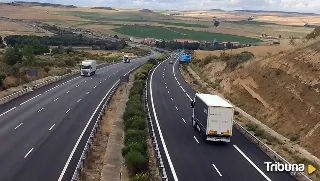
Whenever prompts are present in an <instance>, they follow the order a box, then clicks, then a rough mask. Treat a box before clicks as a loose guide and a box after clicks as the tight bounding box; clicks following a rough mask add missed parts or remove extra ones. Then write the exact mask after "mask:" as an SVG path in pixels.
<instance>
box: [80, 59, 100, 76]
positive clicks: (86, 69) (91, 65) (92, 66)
mask: <svg viewBox="0 0 320 181" xmlns="http://www.w3.org/2000/svg"><path fill="white" fill-rule="evenodd" d="M96 70H97V61H96V60H85V61H82V62H81V76H91V75H95V74H96Z"/></svg>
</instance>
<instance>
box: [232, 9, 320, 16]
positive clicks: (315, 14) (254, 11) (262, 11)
mask: <svg viewBox="0 0 320 181" xmlns="http://www.w3.org/2000/svg"><path fill="white" fill-rule="evenodd" d="M234 11H235V12H248V13H283V14H300V15H308V16H318V15H320V14H317V13H301V12H286V11H264V10H234Z"/></svg>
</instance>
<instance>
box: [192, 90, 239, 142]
mask: <svg viewBox="0 0 320 181" xmlns="http://www.w3.org/2000/svg"><path fill="white" fill-rule="evenodd" d="M191 108H192V118H191V122H192V126H193V127H194V128H195V129H197V130H198V131H199V132H200V135H201V137H202V139H203V140H207V141H222V142H230V138H231V136H232V126H233V115H234V106H232V105H231V104H229V103H228V102H227V101H226V100H224V99H222V98H221V97H219V96H217V95H212V94H199V93H197V94H196V95H195V97H194V100H193V101H191Z"/></svg>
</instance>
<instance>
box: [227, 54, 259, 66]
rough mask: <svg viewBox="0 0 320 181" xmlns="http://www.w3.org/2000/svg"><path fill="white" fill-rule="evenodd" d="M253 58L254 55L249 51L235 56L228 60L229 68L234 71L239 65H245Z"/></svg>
mask: <svg viewBox="0 0 320 181" xmlns="http://www.w3.org/2000/svg"><path fill="white" fill-rule="evenodd" d="M253 57H254V55H253V54H252V53H251V52H248V51H244V52H241V53H238V54H235V55H233V56H232V57H231V58H230V59H229V60H227V67H229V68H232V69H234V68H236V66H238V65H239V64H241V63H244V62H246V61H248V60H250V59H251V58H253Z"/></svg>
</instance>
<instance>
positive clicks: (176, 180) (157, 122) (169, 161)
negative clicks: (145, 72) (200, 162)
mask: <svg viewBox="0 0 320 181" xmlns="http://www.w3.org/2000/svg"><path fill="white" fill-rule="evenodd" d="M163 62H164V61H163ZM163 62H161V63H160V64H158V65H157V67H156V68H155V69H154V70H153V71H152V74H151V78H150V98H151V105H152V111H153V116H154V119H155V121H156V125H157V128H158V133H159V137H160V140H161V143H162V146H163V149H164V153H165V154H166V157H167V160H168V163H169V166H170V169H171V173H172V176H173V179H174V180H175V181H178V177H177V174H176V171H175V169H174V167H173V164H172V161H171V158H170V155H169V152H168V149H167V146H166V143H165V142H164V139H163V135H162V132H161V128H160V125H159V121H158V117H157V113H156V110H155V108H154V103H153V96H152V78H153V73H154V72H155V71H156V70H157V68H158V67H159V65H161V64H162V63H163Z"/></svg>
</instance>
